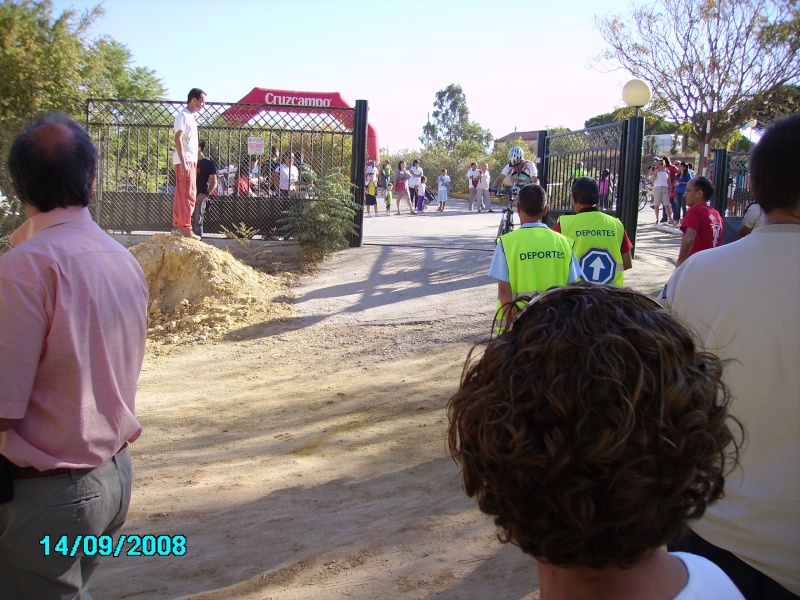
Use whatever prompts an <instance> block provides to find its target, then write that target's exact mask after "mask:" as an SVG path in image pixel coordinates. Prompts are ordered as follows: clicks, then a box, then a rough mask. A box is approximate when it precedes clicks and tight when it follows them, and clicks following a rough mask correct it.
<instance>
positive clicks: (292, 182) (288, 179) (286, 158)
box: [273, 152, 300, 198]
mask: <svg viewBox="0 0 800 600" xmlns="http://www.w3.org/2000/svg"><path fill="white" fill-rule="evenodd" d="M293 163H294V158H293V157H292V153H291V152H287V153H285V154H284V155H283V162H282V163H281V164H280V165H278V167H277V168H276V169H275V172H274V173H273V181H274V183H275V184H276V185H277V187H278V189H279V190H280V195H281V196H283V197H284V198H286V197H288V196H289V194H290V193H291V192H295V191H297V182H298V181H299V180H300V172H299V171H298V170H297V167H295V166H294V164H293Z"/></svg>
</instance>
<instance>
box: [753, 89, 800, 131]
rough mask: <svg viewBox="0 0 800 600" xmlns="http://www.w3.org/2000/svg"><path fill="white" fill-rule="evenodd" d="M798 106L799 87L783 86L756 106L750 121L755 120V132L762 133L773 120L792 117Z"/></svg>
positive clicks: (799, 104) (799, 97) (799, 102)
mask: <svg viewBox="0 0 800 600" xmlns="http://www.w3.org/2000/svg"><path fill="white" fill-rule="evenodd" d="M798 106H800V86H797V85H784V86H781V87H779V88H778V89H776V90H775V91H774V92H773V93H772V94H771V95H769V96H766V97H765V98H764V103H763V104H762V105H761V106H757V107H756V109H755V111H754V112H753V114H752V115H750V118H751V119H755V120H756V126H755V129H756V131H764V129H765V128H766V126H767V125H769V124H770V123H771V122H772V121H774V120H775V119H778V118H780V117H785V116H788V115H792V114H794V113H796V112H797V107H798Z"/></svg>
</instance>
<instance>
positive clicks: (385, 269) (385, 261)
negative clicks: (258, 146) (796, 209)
mask: <svg viewBox="0 0 800 600" xmlns="http://www.w3.org/2000/svg"><path fill="white" fill-rule="evenodd" d="M639 217H640V218H639V231H638V235H637V253H636V259H635V260H634V266H633V269H632V270H631V271H628V272H626V274H625V277H626V280H625V281H626V285H629V286H630V287H633V288H634V289H637V290H639V291H642V292H644V293H647V294H651V295H655V294H656V293H657V292H658V290H660V289H661V287H663V285H664V283H665V282H666V280H667V279H668V278H669V275H670V273H671V272H672V270H673V269H674V262H675V258H677V255H678V245H679V238H678V235H676V234H675V233H674V232H670V231H668V230H659V229H655V228H654V227H653V224H652V218H653V213H652V211H648V210H645V211H642V212H640V213H639ZM499 223H500V212H499V210H495V212H493V213H480V214H479V213H477V212H475V211H473V212H469V211H468V210H466V201H464V200H455V201H452V202H448V209H447V211H446V212H444V213H440V212H437V211H436V210H435V209H433V210H432V211H430V212H428V211H426V212H425V214H422V215H410V214H407V213H406V214H404V215H402V216H395V215H392V216H388V217H387V216H385V214H381V215H378V216H377V217H376V216H371V217H365V218H364V236H363V246H362V247H361V248H357V249H350V250H343V251H341V252H338V253H336V255H335V256H334V257H333V258H332V259H331V260H329V261H327V262H325V263H324V264H323V265H322V268H321V270H320V273H318V274H317V275H314V276H311V277H306V278H304V279H303V280H302V282H301V285H300V287H298V288H297V289H296V290H295V292H296V294H297V306H298V308H299V310H300V312H301V314H303V315H304V316H305V317H307V318H309V319H311V320H313V321H324V322H331V323H342V324H346V323H359V324H365V323H383V324H386V323H413V322H431V321H434V320H439V319H442V318H443V317H472V316H475V317H480V316H487V318H490V317H489V315H491V314H493V310H494V304H495V299H496V297H497V285H496V282H495V280H493V279H491V278H489V277H488V275H487V272H488V270H489V263H490V262H491V257H492V251H493V250H494V236H495V234H496V232H497V226H498V224H499Z"/></svg>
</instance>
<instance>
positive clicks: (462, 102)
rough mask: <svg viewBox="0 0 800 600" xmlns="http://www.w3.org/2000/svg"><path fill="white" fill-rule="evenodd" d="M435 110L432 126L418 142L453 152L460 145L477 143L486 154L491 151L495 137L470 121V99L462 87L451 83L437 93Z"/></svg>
mask: <svg viewBox="0 0 800 600" xmlns="http://www.w3.org/2000/svg"><path fill="white" fill-rule="evenodd" d="M433 106H434V107H435V110H434V111H433V122H429V123H426V124H425V125H423V126H422V137H420V138H419V141H420V142H422V143H423V144H424V145H425V146H426V147H428V146H434V145H439V144H441V145H443V146H444V147H445V149H446V150H448V151H450V152H453V151H454V150H455V149H456V146H457V145H458V143H459V142H477V143H478V144H479V147H480V148H481V149H482V150H483V151H485V150H486V149H488V147H489V144H490V143H491V142H492V139H493V138H492V134H491V132H490V131H489V130H488V129H483V128H482V127H481V126H480V125H478V123H476V122H475V121H471V120H470V118H469V108H467V97H466V95H465V94H464V90H462V89H461V86H460V85H457V84H455V83H451V84H450V85H448V86H447V87H446V88H444V89H443V90H439V91H438V92H436V100H435V101H434V103H433Z"/></svg>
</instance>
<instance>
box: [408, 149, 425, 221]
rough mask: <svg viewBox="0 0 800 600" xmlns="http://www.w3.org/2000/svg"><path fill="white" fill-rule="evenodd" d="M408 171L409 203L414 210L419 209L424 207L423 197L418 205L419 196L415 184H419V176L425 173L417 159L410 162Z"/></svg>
mask: <svg viewBox="0 0 800 600" xmlns="http://www.w3.org/2000/svg"><path fill="white" fill-rule="evenodd" d="M408 171H409V173H411V177H410V178H409V180H408V193H409V195H410V198H411V205H412V206H413V207H414V209H415V210H417V211H421V210H422V209H423V208H424V207H425V198H424V197H423V198H422V206H420V198H419V194H418V193H417V186H419V178H420V177H422V176H423V175H424V174H425V173H424V171H423V170H422V167H421V166H420V164H419V160H415V161H414V162H412V163H411V168H410V169H409V170H408Z"/></svg>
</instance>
